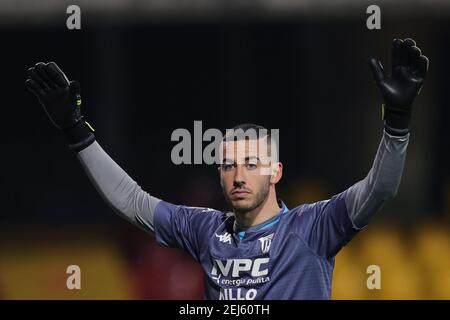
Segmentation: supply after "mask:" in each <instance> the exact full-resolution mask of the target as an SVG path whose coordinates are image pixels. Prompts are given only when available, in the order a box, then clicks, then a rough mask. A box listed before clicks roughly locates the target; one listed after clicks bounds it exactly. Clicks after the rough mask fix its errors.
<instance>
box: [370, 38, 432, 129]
mask: <svg viewBox="0 0 450 320" xmlns="http://www.w3.org/2000/svg"><path fill="white" fill-rule="evenodd" d="M369 66H370V69H371V70H372V73H373V77H374V79H375V82H376V84H377V86H378V88H379V90H380V93H381V96H382V98H383V100H384V104H383V119H384V120H385V121H386V124H387V127H388V129H393V131H396V132H399V131H400V132H401V131H404V132H407V131H408V129H409V123H410V119H411V113H412V105H413V102H414V99H415V98H416V96H417V95H418V94H419V92H420V89H421V88H422V85H423V83H424V80H425V76H426V74H427V70H428V58H427V57H426V56H424V55H422V53H421V51H420V49H419V48H418V47H417V46H416V43H415V41H414V40H412V39H409V38H408V39H405V40H404V41H403V40H401V39H394V42H393V48H392V71H391V74H390V75H386V73H385V72H384V69H383V66H382V64H381V62H380V61H379V60H378V59H375V58H371V59H369ZM396 129H397V130H396Z"/></svg>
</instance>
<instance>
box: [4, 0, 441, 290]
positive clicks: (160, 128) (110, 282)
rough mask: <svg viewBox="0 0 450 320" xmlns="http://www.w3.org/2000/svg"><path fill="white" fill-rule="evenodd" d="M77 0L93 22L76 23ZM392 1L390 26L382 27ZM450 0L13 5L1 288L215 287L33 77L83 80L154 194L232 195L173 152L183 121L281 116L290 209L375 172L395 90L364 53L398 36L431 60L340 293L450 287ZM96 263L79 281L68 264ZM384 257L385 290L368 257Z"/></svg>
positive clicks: (105, 127)
mask: <svg viewBox="0 0 450 320" xmlns="http://www.w3.org/2000/svg"><path fill="white" fill-rule="evenodd" d="M70 4H78V5H79V6H80V8H81V14H82V15H81V17H82V18H81V21H82V29H81V30H73V31H69V30H67V28H66V19H67V17H68V15H67V14H66V8H67V6H68V5H70ZM370 4H378V5H379V6H380V7H381V13H382V25H381V26H382V29H381V30H375V31H370V30H368V29H367V28H366V22H365V21H366V18H367V17H368V15H367V14H366V8H367V6H368V5H370ZM449 18H450V2H449V1H445V0H433V1H429V0H427V1H425V0H421V1H419V0H418V1H407V0H404V1H376V2H374V3H372V1H356V0H341V1H331V0H320V1H318V0H315V1H313V0H258V1H257V0H254V1H244V0H240V1H237V0H234V1H231V0H227V1H220V0H183V1H176V0H134V1H131V0H102V1H95V2H94V1H87V0H85V1H75V2H72V1H56V0H41V1H31V0H29V1H26V0H1V1H0V40H1V43H2V46H1V50H0V57H1V61H2V68H1V75H2V77H0V88H1V89H2V96H1V97H2V98H1V102H2V117H3V121H2V125H1V126H0V134H1V137H2V142H1V143H2V148H1V150H2V151H1V157H0V164H1V168H2V170H1V174H0V177H1V180H0V190H1V194H2V196H1V200H2V201H1V203H2V207H1V211H0V299H80V298H81V299H201V298H202V286H203V284H202V274H201V271H200V268H199V266H198V265H197V264H195V263H194V262H192V260H191V259H190V258H189V257H188V256H186V255H185V254H184V253H182V252H179V251H177V250H173V249H165V248H161V247H159V246H157V245H156V244H155V242H154V241H153V239H152V237H150V236H149V235H147V234H145V233H144V232H142V231H140V230H139V229H137V228H135V227H133V226H131V225H128V224H127V223H126V222H125V221H123V220H122V219H121V218H119V217H117V216H116V215H115V214H114V213H113V212H112V210H110V209H109V208H108V207H107V206H106V205H105V204H104V203H103V201H102V199H101V198H100V196H99V195H98V194H97V193H96V191H95V189H94V188H93V187H92V186H91V184H90V183H89V181H88V179H87V177H86V176H85V175H84V173H83V171H82V169H81V166H79V164H78V163H77V160H76V158H75V157H74V155H73V154H72V153H71V152H70V151H69V150H68V149H67V146H66V144H65V143H64V139H63V137H61V136H60V135H59V134H58V132H57V130H55V129H54V128H53V127H52V126H51V124H50V123H49V121H48V120H47V119H46V116H45V114H44V112H42V110H41V108H40V107H39V106H38V105H37V103H36V101H35V99H34V97H32V96H31V94H29V93H28V92H26V90H25V88H24V85H23V82H24V80H25V72H26V69H27V68H28V67H30V66H31V65H33V64H34V63H36V62H38V61H56V62H57V63H58V64H59V65H60V66H61V68H62V69H63V70H64V71H65V72H66V73H67V74H68V75H69V77H71V78H72V79H77V80H79V81H81V85H82V90H83V100H84V102H85V104H84V105H85V111H84V112H85V114H86V116H87V118H88V119H89V120H90V122H91V123H92V124H93V125H94V127H95V129H96V136H97V139H98V141H99V142H100V144H101V145H102V146H103V147H104V148H105V149H106V151H107V152H108V153H109V154H110V155H111V156H112V157H113V158H114V159H115V160H116V161H117V162H118V163H119V164H120V165H121V166H122V167H123V168H124V169H125V170H126V171H127V172H128V173H129V174H130V175H131V176H132V177H134V178H135V180H136V181H138V183H139V184H140V185H141V186H142V187H143V188H144V189H145V190H147V191H149V192H150V193H152V194H153V195H155V196H157V197H160V198H163V199H165V200H167V201H170V202H173V203H183V204H187V205H195V206H208V207H214V208H219V209H226V205H225V203H224V201H223V199H222V195H221V190H220V187H219V184H218V180H217V176H216V172H215V168H214V167H211V166H206V165H196V166H193V165H192V166H175V165H173V164H172V163H171V161H170V151H171V148H172V147H173V146H174V143H173V142H171V141H170V136H171V133H172V131H173V130H174V129H176V128H187V129H189V130H190V131H191V132H192V130H193V121H194V120H202V121H203V127H204V129H205V130H206V129H207V128H220V129H222V130H224V129H226V128H230V127H232V126H234V125H235V124H237V123H242V122H255V123H259V124H262V125H264V126H266V127H269V128H279V129H280V141H281V146H280V152H281V160H282V161H283V163H284V165H285V175H284V178H283V180H282V182H281V183H280V185H279V187H278V192H279V196H280V198H282V199H284V200H285V202H286V203H287V204H288V206H290V207H295V206H296V205H298V204H300V203H304V202H312V201H317V200H321V199H324V198H329V197H330V196H331V195H333V194H335V193H338V192H340V191H342V190H344V189H345V188H347V187H348V186H350V185H351V184H353V183H354V182H356V181H357V180H359V179H361V178H363V177H364V176H365V174H366V173H367V172H368V170H369V168H370V166H371V162H372V160H373V156H374V154H375V152H376V148H377V146H378V142H379V139H380V136H381V130H382V124H381V121H380V110H379V106H380V104H381V101H380V98H379V95H378V92H377V90H376V88H375V86H374V84H373V83H372V81H371V78H370V75H369V71H368V68H367V66H366V59H367V58H368V57H369V56H371V55H376V56H378V57H380V58H381V59H382V61H383V62H384V64H385V65H387V66H389V63H390V57H389V52H390V45H391V40H392V39H393V38H394V37H402V38H404V37H412V38H414V39H416V40H417V42H418V43H419V46H420V47H421V48H422V49H423V50H424V53H425V54H426V55H427V56H428V57H429V58H430V60H431V67H430V72H429V77H428V79H427V82H426V84H425V87H424V89H423V90H422V94H421V95H420V97H419V98H418V100H417V102H416V110H415V115H414V120H413V131H412V136H411V143H410V147H409V151H408V157H407V161H406V168H405V172H404V178H403V181H402V184H401V187H400V190H399V193H398V196H397V197H396V198H395V200H393V201H391V203H389V204H388V205H387V206H386V207H385V208H383V210H382V211H381V212H380V213H379V215H378V216H377V217H376V219H375V221H374V223H373V224H372V225H371V226H369V227H368V228H367V229H366V230H364V231H363V232H362V233H361V234H359V235H358V236H357V237H356V238H355V239H354V240H353V242H351V243H350V244H349V245H348V246H347V247H345V248H344V249H343V250H342V251H341V253H340V254H339V255H338V256H337V260H336V270H335V274H334V280H333V298H334V299H450V170H449V168H450V166H449V163H450V154H449V151H450V148H449V143H448V141H449V140H448V137H449V134H448V128H447V126H448V123H449V122H450V111H449V109H450V108H449V107H448V101H450V91H449V90H448V89H449V88H448V77H449V74H450V62H449V59H448V57H449V56H450V19H449ZM72 264H76V265H79V266H80V267H81V271H82V281H81V286H82V289H81V290H73V291H69V290H68V289H67V288H66V279H67V276H68V275H67V274H66V268H67V266H69V265H72ZM369 265H379V266H380V267H381V286H382V287H381V290H368V289H367V287H366V279H367V277H368V275H367V274H366V268H367V267H368V266H369Z"/></svg>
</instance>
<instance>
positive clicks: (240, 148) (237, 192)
mask: <svg viewBox="0 0 450 320" xmlns="http://www.w3.org/2000/svg"><path fill="white" fill-rule="evenodd" d="M262 143H266V140H265V139H258V140H256V139H255V140H238V141H224V142H223V148H222V152H223V155H222V164H221V166H220V167H219V173H220V182H221V185H222V190H223V193H224V196H225V199H226V200H227V202H228V203H229V204H230V206H231V207H232V208H233V209H234V210H235V211H236V212H248V211H251V210H253V209H255V208H257V207H259V206H260V205H261V204H262V203H263V202H264V200H266V198H267V196H268V194H269V188H270V183H271V182H270V179H271V175H270V174H268V172H270V158H269V156H268V155H267V152H266V150H265V149H264V148H261V146H262ZM261 151H263V152H261Z"/></svg>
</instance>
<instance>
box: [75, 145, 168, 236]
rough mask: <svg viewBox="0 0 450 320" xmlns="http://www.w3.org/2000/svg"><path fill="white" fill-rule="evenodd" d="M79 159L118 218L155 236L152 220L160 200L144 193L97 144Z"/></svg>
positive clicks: (85, 150)
mask: <svg viewBox="0 0 450 320" xmlns="http://www.w3.org/2000/svg"><path fill="white" fill-rule="evenodd" d="M77 157H78V159H79V160H80V162H81V165H82V166H83V168H84V170H85V172H86V174H87V175H88V177H89V179H90V180H91V182H92V184H93V185H94V186H95V188H96V189H97V191H98V192H99V193H100V195H101V196H102V198H103V199H104V200H105V202H106V203H108V205H109V206H110V207H112V208H113V209H114V211H115V212H116V213H117V214H119V215H120V216H122V217H123V218H125V219H126V220H128V221H130V222H131V223H133V224H135V225H137V226H138V227H140V228H142V229H144V230H145V231H147V232H154V224H153V216H154V213H155V208H156V205H157V204H158V203H159V201H161V200H160V199H158V198H155V197H153V196H151V195H150V194H148V193H147V192H145V191H144V190H142V188H141V187H140V186H139V185H138V184H137V183H136V182H135V181H134V180H133V179H132V178H131V177H130V176H129V175H128V174H127V173H126V172H125V171H124V170H123V169H122V168H121V167H120V166H119V165H118V164H117V163H116V162H114V160H113V159H111V157H110V156H109V155H108V154H107V153H106V152H105V151H104V150H103V149H102V147H101V146H100V145H99V144H98V142H97V141H95V142H94V143H92V144H91V145H90V146H88V147H87V148H85V149H83V150H81V151H80V152H78V154H77Z"/></svg>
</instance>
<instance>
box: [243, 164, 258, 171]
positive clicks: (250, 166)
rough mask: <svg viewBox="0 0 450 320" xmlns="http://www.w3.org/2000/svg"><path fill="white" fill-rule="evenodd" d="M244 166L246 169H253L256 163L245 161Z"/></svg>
mask: <svg viewBox="0 0 450 320" xmlns="http://www.w3.org/2000/svg"><path fill="white" fill-rule="evenodd" d="M245 166H246V167H247V169H250V170H254V169H256V168H257V167H258V165H257V164H256V163H247V164H246V165H245Z"/></svg>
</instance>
